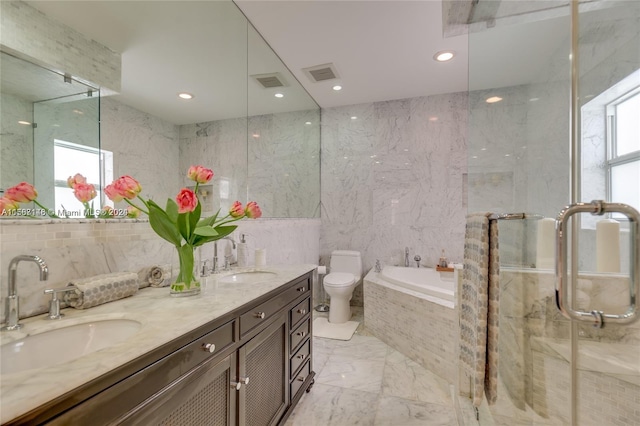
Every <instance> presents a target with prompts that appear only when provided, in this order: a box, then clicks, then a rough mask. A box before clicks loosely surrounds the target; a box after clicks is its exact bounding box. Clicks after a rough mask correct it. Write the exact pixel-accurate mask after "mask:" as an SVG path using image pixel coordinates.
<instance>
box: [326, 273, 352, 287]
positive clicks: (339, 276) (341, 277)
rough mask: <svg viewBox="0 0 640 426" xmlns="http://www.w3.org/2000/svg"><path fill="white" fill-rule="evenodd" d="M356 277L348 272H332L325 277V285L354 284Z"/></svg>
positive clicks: (341, 285) (342, 285)
mask: <svg viewBox="0 0 640 426" xmlns="http://www.w3.org/2000/svg"><path fill="white" fill-rule="evenodd" d="M355 280H356V277H355V276H354V275H353V274H350V273H348V272H332V273H330V274H329V275H327V276H325V277H324V285H325V286H329V287H347V286H350V285H351V284H353V283H354V282H355Z"/></svg>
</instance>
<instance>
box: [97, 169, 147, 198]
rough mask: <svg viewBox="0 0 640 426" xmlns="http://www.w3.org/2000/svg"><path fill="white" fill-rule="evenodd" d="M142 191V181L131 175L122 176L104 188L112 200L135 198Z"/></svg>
mask: <svg viewBox="0 0 640 426" xmlns="http://www.w3.org/2000/svg"><path fill="white" fill-rule="evenodd" d="M140 191H142V186H140V183H139V182H138V181H137V180H135V179H134V178H132V177H131V176H128V175H125V176H120V177H119V178H118V179H116V180H114V181H113V183H112V184H111V185H107V186H106V187H105V188H104V192H105V194H106V195H107V197H109V199H110V200H112V201H116V202H117V201H122V200H123V199H124V198H126V199H128V200H133V199H134V198H136V197H137V196H138V194H139V193H140Z"/></svg>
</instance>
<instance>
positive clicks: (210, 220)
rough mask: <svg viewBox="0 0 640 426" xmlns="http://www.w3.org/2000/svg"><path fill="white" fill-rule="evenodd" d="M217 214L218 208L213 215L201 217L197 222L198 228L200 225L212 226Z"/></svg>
mask: <svg viewBox="0 0 640 426" xmlns="http://www.w3.org/2000/svg"><path fill="white" fill-rule="evenodd" d="M219 214H220V209H218V211H217V212H216V214H214V215H213V216H209V217H206V218H204V219H201V220H200V221H199V222H198V225H197V227H198V228H199V227H201V226H212V225H213V224H214V223H215V222H216V219H217V218H218V215H219Z"/></svg>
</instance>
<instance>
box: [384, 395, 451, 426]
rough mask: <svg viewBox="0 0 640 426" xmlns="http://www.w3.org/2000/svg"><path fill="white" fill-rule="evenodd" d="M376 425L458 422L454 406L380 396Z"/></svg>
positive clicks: (447, 424)
mask: <svg viewBox="0 0 640 426" xmlns="http://www.w3.org/2000/svg"><path fill="white" fill-rule="evenodd" d="M373 424H374V425H376V426H414V425H415V426H440V425H442V426H455V425H457V424H458V422H457V420H456V415H455V412H454V410H453V407H452V406H447V405H440V404H429V403H426V402H417V401H409V400H407V399H403V398H395V397H387V396H382V397H380V401H379V402H378V411H377V412H376V418H375V421H374V423H373Z"/></svg>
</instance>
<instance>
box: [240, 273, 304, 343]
mask: <svg viewBox="0 0 640 426" xmlns="http://www.w3.org/2000/svg"><path fill="white" fill-rule="evenodd" d="M310 282H311V281H310V280H309V279H308V278H306V279H303V280H300V281H298V282H297V283H295V284H294V285H293V286H292V287H290V288H288V289H287V290H285V291H283V292H282V293H280V294H279V295H277V296H275V297H274V298H272V299H271V300H269V301H267V302H264V303H262V304H261V305H258V306H256V307H255V308H253V309H251V310H250V311H248V312H245V313H244V314H243V315H242V316H241V317H240V334H241V335H244V334H246V333H247V332H248V331H250V330H251V329H252V328H254V327H255V326H257V325H258V324H261V323H263V322H265V321H266V320H267V319H268V318H270V317H271V316H272V315H273V314H275V313H276V312H278V311H279V310H280V309H282V308H284V307H285V306H287V305H288V304H289V303H291V302H293V301H294V300H296V299H298V298H299V297H300V296H301V295H303V294H310V292H311V285H310ZM308 311H309V309H308V308H307V312H308ZM292 324H293V323H292Z"/></svg>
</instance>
